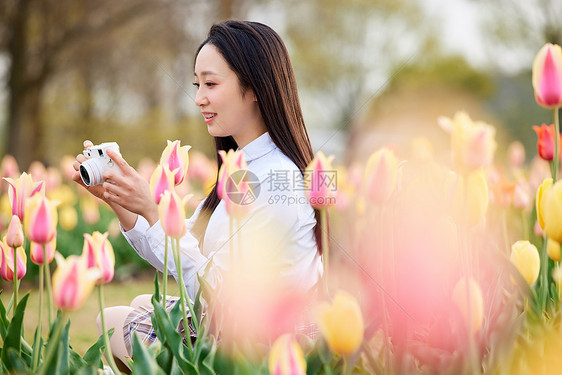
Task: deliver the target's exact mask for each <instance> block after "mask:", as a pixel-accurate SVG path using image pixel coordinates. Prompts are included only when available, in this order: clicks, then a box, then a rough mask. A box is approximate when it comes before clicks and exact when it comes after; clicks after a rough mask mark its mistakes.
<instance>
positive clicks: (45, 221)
mask: <svg viewBox="0 0 562 375" xmlns="http://www.w3.org/2000/svg"><path fill="white" fill-rule="evenodd" d="M23 224H24V228H25V233H26V234H27V238H29V240H31V241H32V242H37V243H47V242H50V241H52V239H53V237H54V236H55V234H56V231H57V208H56V205H55V204H54V203H52V202H51V201H50V200H49V199H48V198H47V197H45V196H43V195H34V196H33V197H31V198H29V199H28V201H27V202H26V204H25V219H24V221H23Z"/></svg>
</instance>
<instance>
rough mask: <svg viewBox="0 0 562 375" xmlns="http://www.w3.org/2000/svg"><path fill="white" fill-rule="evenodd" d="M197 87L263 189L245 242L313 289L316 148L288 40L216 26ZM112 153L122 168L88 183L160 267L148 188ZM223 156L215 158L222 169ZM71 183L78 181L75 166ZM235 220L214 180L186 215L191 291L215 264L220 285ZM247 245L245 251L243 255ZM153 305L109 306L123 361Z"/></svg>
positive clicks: (221, 144)
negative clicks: (308, 176) (311, 174)
mask: <svg viewBox="0 0 562 375" xmlns="http://www.w3.org/2000/svg"><path fill="white" fill-rule="evenodd" d="M194 85H195V86H196V88H197V94H196V99H195V104H196V105H197V106H198V107H199V108H200V110H201V113H202V115H203V119H204V121H205V123H206V124H207V128H208V131H209V134H210V135H211V136H213V137H214V139H215V145H216V149H217V151H219V150H230V149H234V150H236V149H240V150H242V151H243V153H244V156H245V158H246V161H247V163H248V171H249V172H251V173H253V175H255V176H256V177H257V179H258V180H259V182H260V183H259V194H258V195H257V197H256V199H255V201H254V202H252V204H251V211H250V213H249V214H248V217H247V218H245V219H244V221H243V225H240V228H239V230H240V232H239V234H240V235H242V238H244V242H243V244H244V245H243V246H246V244H249V243H250V242H251V243H252V244H253V245H255V244H259V245H260V246H263V247H264V251H266V250H267V251H269V252H270V254H271V257H270V260H271V262H273V263H275V266H276V267H277V268H276V269H278V270H280V271H279V272H280V273H281V277H282V278H283V279H284V280H285V281H287V282H288V285H291V286H293V287H295V288H298V289H301V290H311V289H313V288H314V286H315V285H316V283H317V282H318V281H319V279H320V277H321V273H322V265H321V258H320V255H319V253H318V245H317V238H319V236H318V235H317V234H318V233H317V232H318V230H319V229H318V228H319V226H316V214H315V212H314V210H313V208H312V207H311V206H310V205H309V204H308V202H307V201H306V198H305V194H304V189H303V188H302V186H303V185H302V180H303V172H304V170H305V168H306V166H307V165H308V163H309V162H310V161H311V160H312V158H313V152H312V148H311V145H310V141H309V138H308V134H307V132H306V128H305V124H304V121H303V116H302V112H301V108H300V104H299V99H298V93H297V86H296V82H295V77H294V73H293V69H292V66H291V63H290V60H289V56H288V53H287V50H286V48H285V46H284V44H283V41H282V40H281V38H280V37H279V35H277V33H275V31H273V30H272V29H271V28H269V27H268V26H266V25H263V24H260V23H256V22H242V21H226V22H223V23H219V24H215V25H213V26H212V27H211V30H210V32H209V35H208V38H207V39H206V40H205V41H204V42H203V43H202V44H201V46H200V47H199V49H198V50H197V54H196V59H195V70H194ZM84 145H85V146H89V145H91V142H88V141H87V142H85V143H84ZM108 155H109V156H110V157H111V158H112V159H113V160H115V162H116V163H117V164H118V165H119V166H120V168H121V170H122V175H120V174H117V173H114V172H111V171H109V172H105V173H104V175H103V176H104V178H105V180H106V181H105V182H104V183H103V185H99V186H95V187H90V188H88V190H89V191H90V192H91V193H92V194H94V195H95V196H97V197H99V198H101V199H103V200H104V201H106V202H107V203H108V204H109V206H110V207H111V208H112V209H113V211H114V212H115V214H116V215H117V217H118V218H119V220H120V223H121V226H122V231H123V234H124V236H125V237H126V238H127V240H128V241H129V243H130V244H131V245H132V246H133V248H134V249H135V250H136V251H137V252H138V254H139V255H140V256H141V257H143V258H144V259H146V260H147V261H148V262H150V264H152V265H153V266H154V267H155V268H157V269H158V270H160V271H162V269H163V264H164V259H163V258H164V233H163V230H162V228H161V225H160V224H159V223H158V211H157V206H156V204H155V203H154V201H153V199H152V198H151V195H150V189H149V186H148V184H147V183H146V182H145V180H144V179H143V178H142V177H141V176H140V175H139V174H138V173H137V172H136V171H135V170H134V169H133V168H132V167H130V166H129V165H128V164H127V162H126V161H125V160H123V159H122V158H121V157H120V156H119V155H116V154H115V153H110V152H108ZM76 159H77V160H76V162H75V163H74V167H75V169H76V170H77V171H78V170H79V166H80V163H82V162H83V161H84V160H85V158H84V156H82V155H78V156H77V158H76ZM221 163H222V161H221V158H220V157H218V156H217V166H218V168H220V166H221ZM74 180H75V181H76V182H78V183H81V179H80V176H79V173H78V172H76V173H75V175H74ZM225 199H228V198H225ZM229 223H230V219H229V216H228V214H227V212H226V209H225V203H224V201H221V200H220V199H219V198H218V196H217V188H216V186H215V188H214V189H213V190H212V191H211V193H210V194H209V195H208V196H207V197H206V199H205V200H204V201H203V202H202V203H201V204H200V205H199V207H198V208H197V209H196V211H195V213H194V215H193V216H192V217H191V218H190V219H188V220H187V228H188V231H187V233H186V235H185V236H184V237H183V238H182V239H181V241H180V248H181V253H182V267H183V270H182V273H183V277H184V282H185V284H186V287H187V290H188V294H189V295H190V296H191V297H192V298H193V297H194V295H195V293H196V291H197V288H198V283H197V275H200V276H202V275H203V273H204V270H205V268H206V267H207V265H208V263H209V262H211V265H210V272H209V273H208V275H207V281H208V282H209V283H210V284H211V285H216V284H217V283H219V282H220V281H221V279H222V277H223V273H224V272H225V271H226V270H228V269H229V267H230V259H231V257H230V254H229V251H230V248H231V246H230V243H229V241H230V231H229ZM250 239H251V240H252V241H249V240H250ZM260 240H263V241H261V242H260ZM245 250H246V248H242V249H240V253H241V255H240V256H244V252H245ZM173 264H174V263H173V260H172V259H171V257H170V259H169V261H168V265H169V266H168V268H169V272H170V274H172V275H174V276H176V274H175V267H174V266H173ZM151 311H152V307H151V305H150V299H149V297H148V296H141V297H137V298H136V299H135V300H134V301H133V303H132V304H131V306H127V307H124V306H120V307H112V308H108V309H106V317H108V320H109V321H110V323H109V327H108V328H110V327H113V328H115V329H116V330H115V333H114V335H113V337H112V338H111V346H112V349H113V353H114V355H115V356H116V357H118V358H120V359H121V360H122V361H123V362H124V363H126V362H125V361H124V358H125V357H126V356H130V355H131V349H130V346H131V345H130V340H131V335H132V331H133V330H136V331H137V333H139V334H141V336H142V335H143V334H144V340H145V342H148V343H150V342H151V341H153V340H154V337H153V336H154V335H153V332H152V331H151V327H150V318H149V314H150V313H151ZM147 316H148V319H147Z"/></svg>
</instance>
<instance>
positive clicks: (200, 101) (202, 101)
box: [195, 89, 209, 107]
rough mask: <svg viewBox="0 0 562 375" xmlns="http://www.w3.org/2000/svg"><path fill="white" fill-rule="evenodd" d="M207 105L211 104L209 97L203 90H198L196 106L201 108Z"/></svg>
mask: <svg viewBox="0 0 562 375" xmlns="http://www.w3.org/2000/svg"><path fill="white" fill-rule="evenodd" d="M207 104H209V99H207V95H205V94H204V93H203V90H201V89H197V92H196V93H195V105H196V106H198V107H201V106H205V105H207Z"/></svg>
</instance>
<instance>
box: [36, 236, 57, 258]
mask: <svg viewBox="0 0 562 375" xmlns="http://www.w3.org/2000/svg"><path fill="white" fill-rule="evenodd" d="M56 248H57V235H56V233H55V236H54V237H53V239H52V240H51V241H50V242H47V243H45V244H41V243H37V242H32V243H31V245H30V248H29V254H30V257H31V261H32V262H33V263H35V264H37V265H42V264H43V263H44V262H45V260H44V259H43V255H44V254H43V249H45V254H46V256H47V259H46V262H47V264H49V263H51V262H52V261H53V259H54V258H55V250H56Z"/></svg>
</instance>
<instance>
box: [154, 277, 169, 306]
mask: <svg viewBox="0 0 562 375" xmlns="http://www.w3.org/2000/svg"><path fill="white" fill-rule="evenodd" d="M164 298H166V297H164ZM158 303H162V298H161V296H160V282H159V281H158V271H156V272H155V273H154V294H153V295H152V304H153V305H156V304H158Z"/></svg>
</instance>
